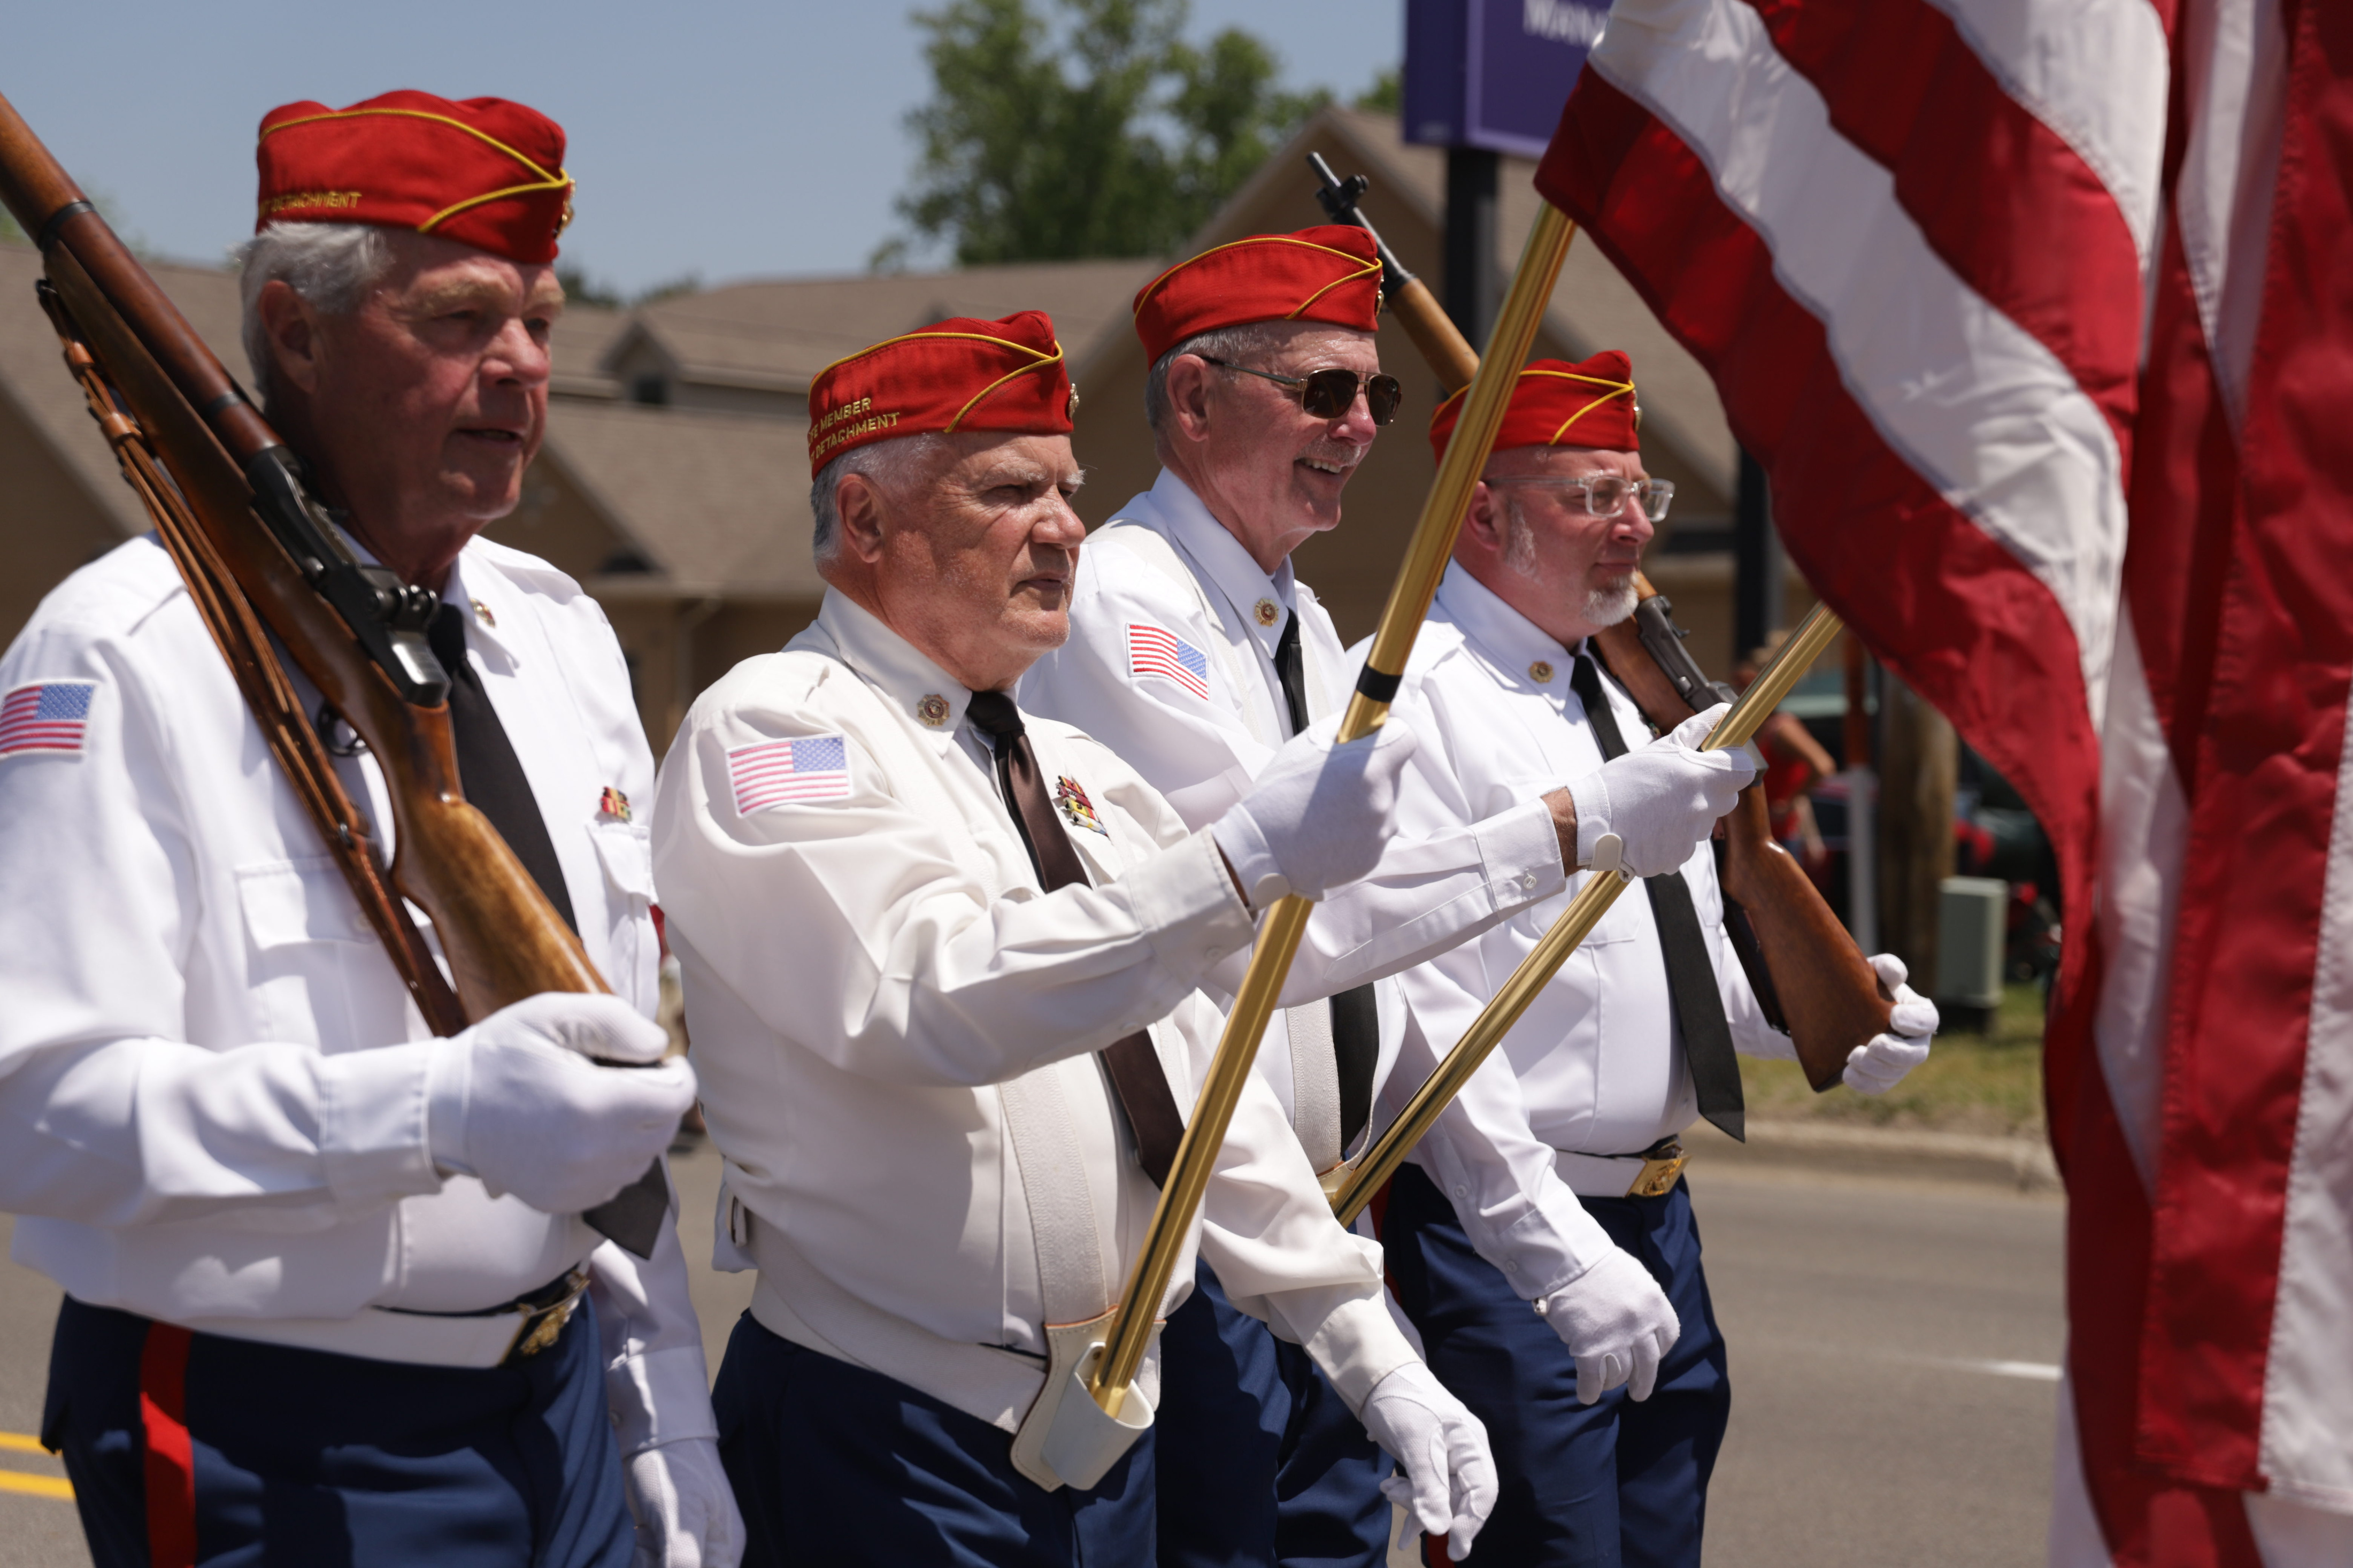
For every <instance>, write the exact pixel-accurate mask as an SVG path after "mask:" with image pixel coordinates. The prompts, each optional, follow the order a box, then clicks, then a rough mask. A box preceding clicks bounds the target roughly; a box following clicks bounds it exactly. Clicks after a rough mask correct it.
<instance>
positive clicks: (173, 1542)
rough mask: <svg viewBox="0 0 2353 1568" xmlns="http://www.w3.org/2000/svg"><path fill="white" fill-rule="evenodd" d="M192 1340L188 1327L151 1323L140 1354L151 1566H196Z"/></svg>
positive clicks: (140, 1388) (141, 1420)
mask: <svg viewBox="0 0 2353 1568" xmlns="http://www.w3.org/2000/svg"><path fill="white" fill-rule="evenodd" d="M188 1338H189V1336H188V1331H187V1330H185V1329H182V1328H174V1326H173V1325H171V1324H170V1323H151V1324H149V1325H148V1328H147V1342H146V1345H145V1347H144V1348H143V1349H142V1351H141V1352H140V1353H139V1419H140V1424H141V1426H142V1428H143V1429H144V1432H145V1436H146V1456H147V1459H146V1462H147V1561H148V1563H149V1565H150V1568H195V1561H196V1467H195V1453H194V1451H193V1449H192V1448H191V1447H190V1445H189V1441H188V1415H187V1378H188Z"/></svg>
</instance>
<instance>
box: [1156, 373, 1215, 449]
mask: <svg viewBox="0 0 2353 1568" xmlns="http://www.w3.org/2000/svg"><path fill="white" fill-rule="evenodd" d="M1215 369H1216V367H1215V366H1214V365H1212V364H1210V363H1209V362H1208V361H1207V360H1205V359H1203V358H1202V357H1201V356H1200V355H1198V354H1178V355H1177V356H1176V358H1175V359H1172V360H1170V361H1169V362H1168V413H1169V423H1170V424H1171V426H1173V427H1174V428H1175V429H1176V431H1178V432H1180V433H1182V434H1183V436H1184V437H1185V438H1186V439H1187V440H1188V441H1199V440H1203V439H1205V438H1206V437H1208V433H1209V398H1210V395H1211V394H1210V386H1209V378H1210V373H1211V372H1212V371H1213V370H1215Z"/></svg>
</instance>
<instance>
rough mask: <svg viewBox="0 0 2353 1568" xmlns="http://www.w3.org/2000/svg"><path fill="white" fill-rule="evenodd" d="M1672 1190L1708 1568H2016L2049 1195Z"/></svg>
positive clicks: (744, 1278)
mask: <svg viewBox="0 0 2353 1568" xmlns="http://www.w3.org/2000/svg"><path fill="white" fill-rule="evenodd" d="M676 1168H677V1173H678V1179H679V1186H680V1191H681V1198H682V1201H683V1205H684V1206H683V1215H684V1226H685V1229H686V1232H687V1235H686V1238H685V1239H686V1244H687V1256H688V1257H689V1258H708V1257H709V1256H710V1233H711V1200H712V1192H713V1190H714V1188H715V1187H716V1184H717V1179H718V1173H717V1163H716V1161H715V1160H714V1159H713V1158H712V1155H711V1153H710V1152H709V1150H708V1148H707V1147H706V1148H702V1149H698V1150H697V1151H695V1152H691V1153H689V1154H686V1155H684V1156H682V1157H681V1158H680V1159H679V1160H678V1162H677V1164H676ZM1693 1193H1694V1200H1695V1202H1696V1204H1697V1207H1698V1213H1699V1217H1700V1226H1701V1230H1702V1235H1703V1238H1704V1244H1705V1246H1706V1249H1707V1259H1708V1275H1709V1279H1711V1281H1712V1282H1713V1285H1714V1289H1715V1305H1716V1313H1717V1318H1718V1320H1719V1321H1720V1322H1721V1323H1722V1325H1723V1327H1724V1331H1725V1339H1726V1341H1727V1342H1728V1343H1729V1345H1730V1347H1731V1354H1732V1377H1733V1414H1732V1427H1731V1431H1730V1434H1729V1435H1728V1436H1727V1437H1726V1439H1725V1448H1724V1457H1723V1459H1722V1461H1721V1463H1720V1464H1719V1465H1718V1467H1717V1469H1716V1475H1715V1489H1714V1491H1713V1493H1712V1495H1711V1498H1710V1501H1709V1510H1708V1531H1707V1535H1708V1550H1707V1561H1708V1563H1709V1568H1800V1565H1802V1568H1890V1565H1891V1564H1902V1565H1903V1568H2013V1565H2014V1568H2034V1565H2039V1564H2040V1563H2042V1561H2043V1529H2044V1523H2045V1521H2046V1518H2047V1516H2048V1513H2049V1510H2050V1489H2051V1483H2050V1465H2051V1459H2050V1456H2051V1430H2052V1411H2053V1400H2054V1397H2055V1395H2056V1394H2057V1384H2056V1383H2055V1381H2054V1379H2055V1372H2054V1371H2053V1370H2052V1369H2053V1368H2054V1367H2055V1363H2057V1362H2058V1360H2059V1354H2060V1349H2061V1344H2062V1335H2063V1326H2062V1321H2061V1310H2060V1221H2061V1215H2062V1210H2061V1208H2060V1205H2059V1203H2058V1202H2057V1201H2056V1200H2055V1199H2052V1198H2050V1197H2047V1196H2044V1197H2021V1196H2017V1195H2013V1194H2009V1193H2005V1192H2001V1191H1999V1190H1996V1189H1992V1188H1988V1187H1970V1186H1962V1185H1957V1184H1956V1185H1934V1184H1905V1183H1901V1182H1894V1181H1886V1180H1875V1181H1871V1182H1861V1181H1847V1180H1842V1179H1840V1178H1836V1177H1827V1176H1820V1175H1814V1174H1798V1173H1750V1172H1746V1171H1738V1170H1729V1169H1725V1168H1723V1167H1722V1166H1721V1165H1720V1164H1718V1163H1716V1162H1713V1161H1709V1162H1704V1163H1702V1164H1701V1165H1699V1166H1698V1167H1695V1169H1694V1176H1693ZM6 1225H7V1221H6V1218H5V1216H0V1236H5V1227H6ZM694 1283H695V1295H696V1304H697V1307H698V1309H699V1310H700V1311H701V1312H702V1322H703V1337H704V1340H705V1342H706V1343H707V1344H708V1346H709V1347H710V1351H711V1359H712V1368H713V1369H714V1370H716V1368H717V1366H718V1364H719V1355H720V1352H721V1350H722V1349H723V1346H724V1344H725V1342H726V1335H727V1333H728V1331H729V1330H730V1328H731V1327H732V1326H733V1322H734V1321H735V1316H736V1314H737V1313H738V1312H740V1311H741V1310H743V1308H744V1304H745V1302H746V1301H748V1300H749V1299H750V1296H751V1283H750V1276H748V1275H721V1274H713V1273H712V1272H711V1271H710V1270H709V1269H707V1268H698V1269H697V1270H696V1275H695V1282H694ZM57 1302H58V1294H57V1291H56V1289H54V1288H53V1287H52V1286H50V1285H49V1283H48V1282H47V1280H45V1279H41V1278H40V1277H38V1276H37V1275H34V1274H32V1273H30V1272H29V1271H27V1270H26V1269H23V1268H17V1267H16V1265H14V1264H9V1263H0V1568H69V1565H71V1568H79V1565H83V1564H87V1563H89V1561H90V1560H89V1557H88V1555H87V1554H86V1553H85V1552H84V1551H83V1549H82V1546H81V1541H80V1533H79V1527H78V1525H77V1524H76V1522H75V1518H74V1510H73V1506H72V1504H71V1503H70V1502H67V1501H62V1500H55V1499H52V1498H48V1497H43V1496H37V1495H31V1494H28V1493H26V1492H24V1491H21V1490H16V1489H12V1486H11V1483H10V1481H9V1480H8V1479H7V1478H8V1477H9V1476H10V1475H14V1476H18V1477H57V1476H60V1475H62V1474H63V1471H62V1469H61V1468H60V1467H59V1466H58V1464H57V1463H56V1462H55V1461H54V1460H52V1459H50V1458H47V1456H46V1455H42V1454H37V1453H26V1452H23V1451H21V1450H20V1449H19V1448H18V1447H14V1446H11V1439H10V1436H9V1435H10V1434H16V1435H24V1434H30V1433H33V1432H35V1431H37V1429H38V1423H39V1420H40V1408H41V1388H42V1382H43V1377H44V1373H45V1367H46V1364H47V1356H48V1342H49V1331H50V1326H51V1324H52V1323H53V1321H55V1319H56V1316H57ZM18 1484H21V1483H18ZM1472 1561H1473V1562H1474V1563H1475V1562H1476V1561H1477V1558H1476V1556H1475V1555H1474V1556H1473V1558H1472ZM1498 1568H1501V1565H1498Z"/></svg>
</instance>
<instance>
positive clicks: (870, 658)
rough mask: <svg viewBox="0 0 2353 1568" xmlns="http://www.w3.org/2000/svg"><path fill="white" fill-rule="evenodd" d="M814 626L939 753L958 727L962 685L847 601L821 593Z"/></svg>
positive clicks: (968, 696)
mask: <svg viewBox="0 0 2353 1568" xmlns="http://www.w3.org/2000/svg"><path fill="white" fill-rule="evenodd" d="M817 624H818V628H819V629H820V630H822V631H823V632H824V633H825V634H826V635H827V636H828V637H831V638H832V639H833V646H834V647H835V648H836V649H837V650H839V653H840V655H841V659H842V662H843V663H845V664H847V665H849V668H851V669H853V670H855V671H857V672H858V676H859V679H861V680H863V681H865V682H866V683H867V684H868V685H869V686H871V687H873V688H874V689H876V690H877V691H880V692H881V693H882V696H883V698H884V700H887V701H888V702H889V703H890V704H891V705H892V708H893V709H895V710H898V711H899V712H900V713H902V714H904V715H905V716H906V719H907V721H908V722H909V724H911V725H912V726H913V728H915V729H916V730H918V731H922V732H923V734H925V735H928V736H930V737H931V739H932V741H933V742H934V745H936V746H938V747H941V748H943V749H944V748H945V747H946V746H948V745H949V744H951V743H952V742H954V741H955V732H956V730H957V729H958V727H960V726H961V725H962V724H963V723H964V710H965V705H966V704H967V703H969V702H970V701H971V700H972V693H971V692H969V691H967V690H965V688H964V683H963V682H962V681H959V680H957V679H955V677H953V676H951V675H949V674H948V673H947V671H945V670H944V669H942V668H940V667H939V666H938V665H936V664H934V663H933V662H932V661H931V660H930V659H929V658H925V657H924V656H923V654H922V653H920V652H918V651H917V650H916V648H915V645H914V644H913V643H911V642H909V641H908V640H907V639H906V638H905V637H901V636H900V635H899V634H898V633H897V632H894V631H892V629H891V628H890V627H889V626H886V625H884V624H883V622H882V621H881V618H880V617H879V616H875V615H873V614H872V613H871V612H870V611H868V610H867V609H866V608H865V607H864V606H862V605H860V604H858V603H857V601H855V600H853V599H851V598H850V597H849V595H845V594H842V593H840V592H839V591H837V590H835V589H832V588H828V589H827V590H826V591H825V599H824V602H823V603H822V604H820V605H818V612H817Z"/></svg>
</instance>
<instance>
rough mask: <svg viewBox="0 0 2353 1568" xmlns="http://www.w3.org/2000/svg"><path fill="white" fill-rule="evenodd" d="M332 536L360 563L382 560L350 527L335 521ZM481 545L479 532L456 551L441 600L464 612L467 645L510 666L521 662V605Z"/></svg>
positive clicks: (368, 564) (372, 562) (443, 587)
mask: <svg viewBox="0 0 2353 1568" xmlns="http://www.w3.org/2000/svg"><path fill="white" fill-rule="evenodd" d="M335 536H336V537H337V538H338V539H341V540H342V541H343V548H344V549H346V550H348V551H350V552H352V558H353V560H355V561H357V562H359V563H360V564H362V565H364V566H378V565H382V564H383V563H382V562H380V561H378V560H377V559H376V557H375V551H373V550H370V549H369V548H368V547H367V546H366V545H364V544H363V543H361V542H360V541H359V536H358V535H357V534H354V533H353V532H352V531H350V530H349V529H347V528H344V527H343V526H342V525H341V524H338V525H336V528H335ZM480 546H481V535H480V534H476V535H475V536H474V537H473V538H471V539H470V540H468V541H466V544H465V548H463V549H461V550H459V552H458V559H457V560H455V561H453V562H451V563H449V580H448V583H446V584H443V585H442V589H441V602H442V603H443V604H445V605H457V606H458V607H459V609H460V610H463V611H464V612H465V613H466V642H467V646H468V647H482V648H487V649H488V650H490V651H491V652H493V653H496V654H497V655H499V657H500V658H503V659H504V660H505V661H506V665H507V668H510V669H512V668H517V667H519V666H520V665H521V664H522V639H521V638H520V637H517V636H516V635H515V634H516V632H517V630H518V629H519V628H517V627H516V626H514V625H513V624H512V622H513V620H514V618H515V617H516V616H520V615H522V606H521V605H519V604H518V603H516V601H515V598H514V595H512V593H510V592H509V591H508V584H507V580H506V574H504V573H501V571H500V570H499V569H498V568H497V567H495V566H493V565H491V563H490V562H489V560H488V559H486V558H485V556H484V553H483V552H482V550H481V548H480ZM501 615H503V616H506V617H507V619H508V622H509V625H508V626H506V627H505V628H504V629H503V630H502V629H501V626H500V625H499V619H500V616H501Z"/></svg>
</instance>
